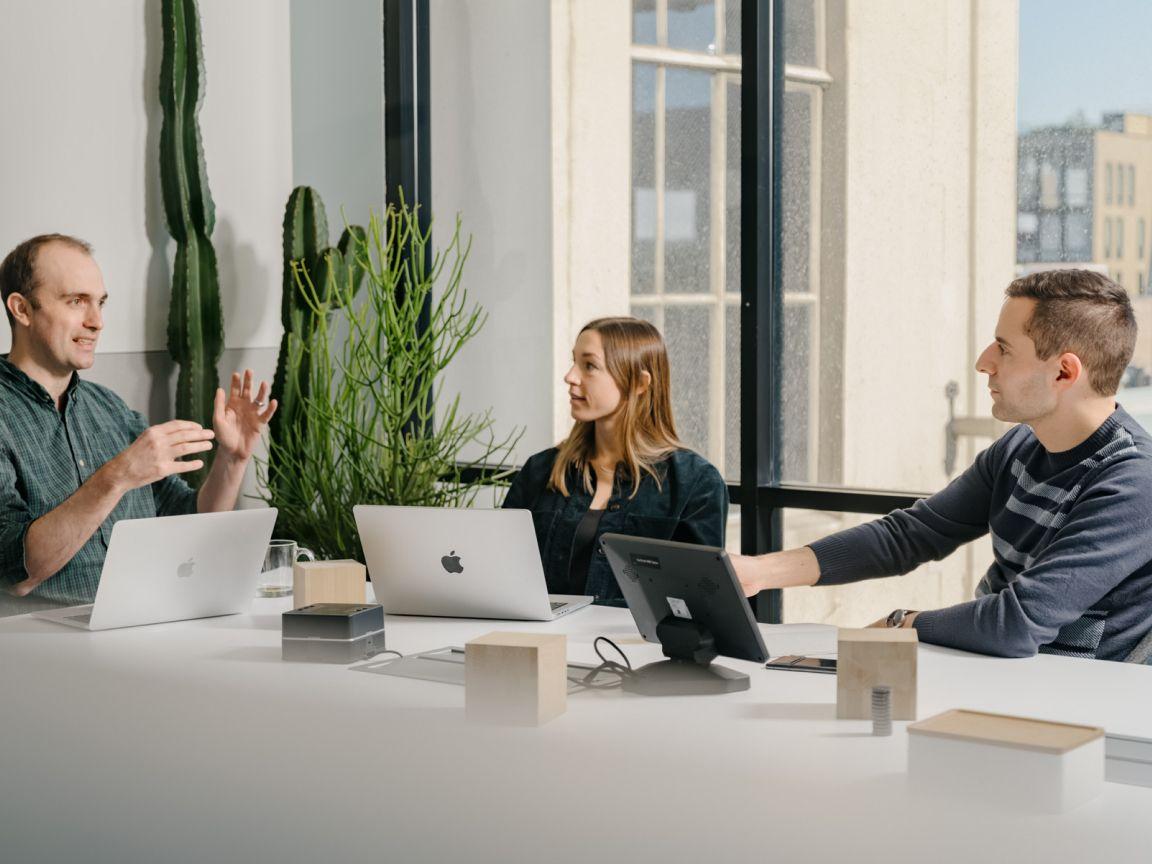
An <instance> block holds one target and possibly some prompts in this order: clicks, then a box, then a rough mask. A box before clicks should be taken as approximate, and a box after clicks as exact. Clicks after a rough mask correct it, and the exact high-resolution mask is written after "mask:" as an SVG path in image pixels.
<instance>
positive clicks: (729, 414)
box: [717, 303, 740, 482]
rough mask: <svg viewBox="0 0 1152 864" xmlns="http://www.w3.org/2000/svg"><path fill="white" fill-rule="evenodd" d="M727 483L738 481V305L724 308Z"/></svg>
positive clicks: (725, 475)
mask: <svg viewBox="0 0 1152 864" xmlns="http://www.w3.org/2000/svg"><path fill="white" fill-rule="evenodd" d="M717 467H719V468H720V470H721V472H722V473H723V474H724V478H725V479H726V480H731V481H732V482H738V481H739V480H740V306H739V304H734V303H728V304H725V307H724V465H723V466H717Z"/></svg>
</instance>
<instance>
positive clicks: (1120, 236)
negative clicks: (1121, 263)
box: [1116, 219, 1124, 258]
mask: <svg viewBox="0 0 1152 864" xmlns="http://www.w3.org/2000/svg"><path fill="white" fill-rule="evenodd" d="M1116 257H1117V258H1123V257H1124V220H1123V219H1117V220H1116Z"/></svg>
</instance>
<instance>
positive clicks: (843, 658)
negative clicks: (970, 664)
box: [836, 627, 920, 720]
mask: <svg viewBox="0 0 1152 864" xmlns="http://www.w3.org/2000/svg"><path fill="white" fill-rule="evenodd" d="M919 643H920V640H919V639H918V638H917V636H916V631H915V630H913V629H911V628H907V629H906V628H900V627H891V628H884V627H868V628H866V629H863V630H841V631H840V632H839V639H838V644H839V648H838V650H837V654H836V716H837V717H838V718H839V719H841V720H871V719H872V688H873V687H879V686H885V687H890V688H892V703H891V704H892V719H893V720H915V719H916V649H917V646H918V645H919Z"/></svg>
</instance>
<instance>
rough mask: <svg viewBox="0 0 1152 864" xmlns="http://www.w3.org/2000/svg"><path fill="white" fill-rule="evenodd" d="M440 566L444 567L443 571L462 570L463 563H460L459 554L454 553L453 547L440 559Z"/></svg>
mask: <svg viewBox="0 0 1152 864" xmlns="http://www.w3.org/2000/svg"><path fill="white" fill-rule="evenodd" d="M440 566H441V567H443V568H444V572H445V573H463V572H464V565H463V564H461V563H460V556H459V555H457V554H456V550H455V549H453V550H452V551H451V552H450V553H448V554H447V555H445V556H444V557H443V558H441V559H440Z"/></svg>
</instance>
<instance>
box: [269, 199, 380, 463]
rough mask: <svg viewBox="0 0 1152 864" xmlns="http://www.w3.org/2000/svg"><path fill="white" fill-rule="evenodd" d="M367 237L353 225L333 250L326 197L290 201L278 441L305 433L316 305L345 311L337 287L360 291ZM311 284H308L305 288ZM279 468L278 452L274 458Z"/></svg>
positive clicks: (277, 386) (276, 384)
mask: <svg viewBox="0 0 1152 864" xmlns="http://www.w3.org/2000/svg"><path fill="white" fill-rule="evenodd" d="M356 236H359V237H360V238H363V237H364V229H363V228H361V227H360V226H359V225H352V226H351V227H349V228H346V229H345V230H344V233H343V234H341V236H340V242H339V244H337V247H336V248H335V249H333V248H332V247H330V246H329V245H328V217H327V215H326V214H325V212H324V202H323V201H322V200H321V198H320V194H319V193H318V192H317V191H316V190H315V189H313V188H312V187H310V186H297V187H296V188H295V189H293V190H292V194H291V195H290V196H288V206H287V207H286V208H285V210H284V281H283V294H282V296H281V299H280V321H281V323H282V324H283V325H284V337H283V339H282V340H281V342H280V356H279V359H278V361H277V363H276V376H275V378H274V379H273V382H272V392H273V393H275V394H276V398H277V399H278V400H279V402H280V408H279V410H277V412H276V415H275V416H274V417H273V418H272V423H271V435H272V440H273V441H274V442H278V441H283V440H284V438H283V436H285V435H290V434H303V430H304V425H305V423H306V407H305V403H306V400H307V398H308V394H309V386H308V350H309V334H310V333H311V332H312V328H313V327H314V325H315V315H316V311H315V310H314V308H313V306H314V303H315V300H316V299H318V300H319V308H320V310H321V312H322V313H323V314H325V315H330V314H331V313H332V312H333V311H334V310H335V309H338V308H339V307H340V303H341V300H340V295H339V294H338V293H337V292H334V291H333V287H334V286H335V285H337V284H341V285H342V284H349V282H350V284H351V287H352V294H353V295H354V294H355V293H356V292H357V291H359V290H360V285H361V283H362V282H363V279H364V268H363V267H362V266H361V264H360V263H359V262H358V261H357V260H356V256H355V248H356V244H355V243H354V239H355V237H356ZM302 282H304V283H305V284H304V285H302V284H301V283H302ZM307 283H311V288H314V289H315V292H316V298H313V300H312V302H309V299H308V298H307V297H306V296H305V293H304V292H305V291H306V290H311V288H308V287H307ZM270 456H271V462H273V463H275V448H273V452H272V453H271V454H270Z"/></svg>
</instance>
